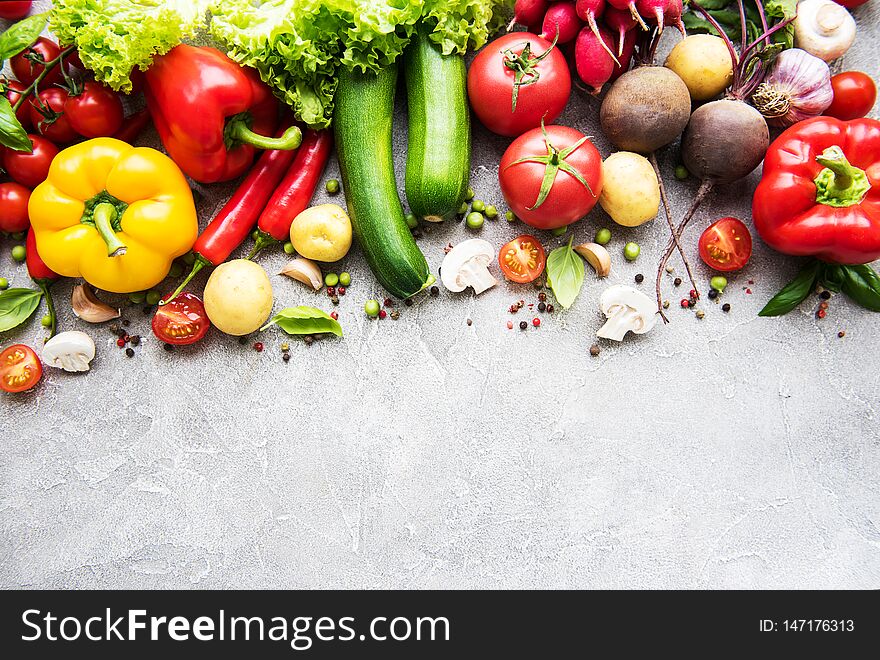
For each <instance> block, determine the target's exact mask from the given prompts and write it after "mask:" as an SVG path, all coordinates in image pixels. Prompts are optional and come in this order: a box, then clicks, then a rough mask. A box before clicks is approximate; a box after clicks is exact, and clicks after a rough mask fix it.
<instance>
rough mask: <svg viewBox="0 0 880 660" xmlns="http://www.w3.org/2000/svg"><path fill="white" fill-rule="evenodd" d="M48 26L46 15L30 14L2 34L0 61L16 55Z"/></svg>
mask: <svg viewBox="0 0 880 660" xmlns="http://www.w3.org/2000/svg"><path fill="white" fill-rule="evenodd" d="M45 27H46V15H45V14H36V15H35V16H28V17H27V18H25V19H22V20H20V21H18V22H17V23H15V24H14V25H12V26H11V27H10V28H9V29H8V30H6V31H5V32H3V33H2V34H0V62H2V61H3V60H8V59H10V58H12V57H15V56H16V55H18V54H19V53H20V52H22V51H23V50H24V49H25V48H27V47H28V46H30V45H31V44H32V43H34V42H35V41H36V40H37V37H39V36H40V33H41V32H42V31H43V30H44V29H45Z"/></svg>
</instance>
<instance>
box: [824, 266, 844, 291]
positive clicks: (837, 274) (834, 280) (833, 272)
mask: <svg viewBox="0 0 880 660" xmlns="http://www.w3.org/2000/svg"><path fill="white" fill-rule="evenodd" d="M843 269H844V266H838V265H837V264H825V266H824V267H823V268H822V276H821V277H820V278H819V281H820V282H821V284H822V286H824V287H825V288H826V289H828V290H829V291H834V293H840V289H841V288H842V287H843V282H844V280H846V273H845V272H844V270H843Z"/></svg>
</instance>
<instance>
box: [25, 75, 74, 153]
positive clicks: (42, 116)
mask: <svg viewBox="0 0 880 660" xmlns="http://www.w3.org/2000/svg"><path fill="white" fill-rule="evenodd" d="M69 98H70V94H68V93H67V90H64V89H61V88H60V87H52V88H51V89H44V90H43V91H42V92H40V93H39V94H38V95H37V97H36V98H32V99H31V100H30V115H31V123H32V124H33V125H34V128H35V129H36V131H37V133H39V134H40V135H42V136H44V137H45V138H47V139H49V140H51V141H52V142H54V143H55V144H67V143H69V142H73V141H74V140H76V139H77V138H78V137H79V136H80V134H79V133H77V132H76V131H75V130H74V129H73V126H71V123H70V118H69V117H68V115H67V112H66V111H65V105H66V104H67V101H68V99H69Z"/></svg>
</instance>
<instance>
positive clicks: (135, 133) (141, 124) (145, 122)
mask: <svg viewBox="0 0 880 660" xmlns="http://www.w3.org/2000/svg"><path fill="white" fill-rule="evenodd" d="M151 122H152V118H151V117H150V109H149V108H144V109H143V110H138V111H137V112H135V113H134V114H133V115H130V116H128V117H126V118H125V123H124V124H123V125H122V128H120V129H119V130H118V131H117V132H116V134H115V135H114V136H113V137H114V138H116V139H117V140H122V141H123V142H128V143H129V144H131V143H132V142H134V141H135V140H137V139H138V138H139V137H140V135H141V133H143V132H144V131H145V130H147V126H149V125H150V123H151Z"/></svg>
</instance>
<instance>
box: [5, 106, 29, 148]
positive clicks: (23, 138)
mask: <svg viewBox="0 0 880 660" xmlns="http://www.w3.org/2000/svg"><path fill="white" fill-rule="evenodd" d="M0 144H2V145H3V146H4V147H9V148H10V149H13V150H15V151H26V152H27V153H33V150H34V145H33V144H32V143H31V140H30V138H29V137H28V136H27V131H25V130H24V128H22V125H21V123H20V122H19V121H18V118H17V117H16V116H15V113H14V112H13V111H12V106H11V105H10V104H9V101H8V100H7V99H6V97H5V96H0Z"/></svg>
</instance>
